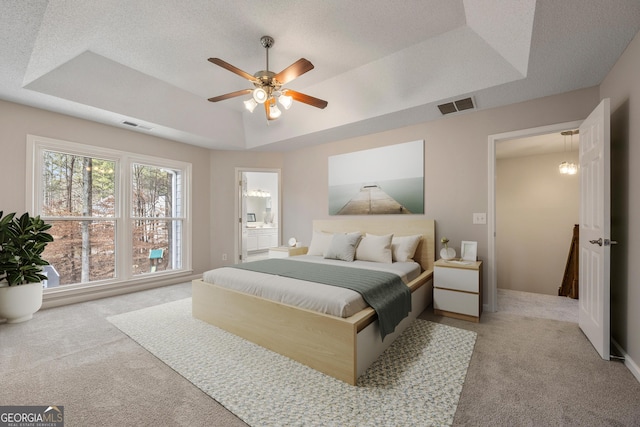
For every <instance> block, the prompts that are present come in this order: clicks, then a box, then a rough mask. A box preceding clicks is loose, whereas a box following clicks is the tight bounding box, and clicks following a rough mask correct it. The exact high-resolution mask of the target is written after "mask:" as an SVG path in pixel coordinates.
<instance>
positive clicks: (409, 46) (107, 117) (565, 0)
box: [0, 0, 640, 150]
mask: <svg viewBox="0 0 640 427" xmlns="http://www.w3.org/2000/svg"><path fill="white" fill-rule="evenodd" d="M638 30H640V1H638V0H608V1H601V0H589V1H585V0H562V1H557V0H539V1H535V0H403V1H402V2H392V1H389V0H368V1H367V2H366V3H365V2H360V1H344V0H323V1H315V0H288V1H287V0H271V1H260V0H234V1H231V2H230V1H224V2H223V1H218V0H206V1H205V0H184V1H178V0H134V1H131V0H86V1H68V0H67V1H64V0H51V1H37V0H31V1H19V0H8V1H3V2H0V37H1V38H2V43H1V44H0V57H2V61H1V62H0V98H2V99H6V100H9V101H14V102H19V103H23V104H27V105H32V106H36V107H40V108H44V109H48V110H52V111H58V112H61V113H65V114H70V115H73V116H77V117H82V118H86V119H90V120H95V121H97V122H101V123H106V124H109V125H113V126H120V127H125V126H126V125H123V124H122V121H124V120H127V121H130V122H134V123H137V124H140V125H141V127H140V128H137V129H136V130H138V131H141V132H145V133H149V134H152V135H157V136H160V137H165V138H169V139H173V140H176V141H181V142H185V143H189V144H196V145H200V146H204V147H210V148H218V149H262V150H268V149H287V148H291V147H298V146H302V145H310V144H316V143H322V142H327V141H331V140H336V139H341V138H347V137H352V136H357V135H361V134H365V133H370V132H378V131H383V130H387V129H392V128H396V127H399V126H405V125H410V124H414V123H419V122H424V121H427V120H434V119H437V118H439V117H441V114H440V112H439V110H438V109H437V104H440V103H443V102H447V101H451V100H456V99H459V98H463V97H468V96H472V97H473V98H474V100H475V102H476V105H477V108H478V109H483V108H491V107H496V106H500V105H506V104H510V103H513V102H519V101H524V100H527V99H532V98H538V97H542V96H547V95H552V94H556V93H562V92H567V91H570V90H575V89H579V88H584V87H590V86H594V85H597V84H599V83H600V82H601V81H602V79H603V78H604V76H605V75H606V73H607V72H608V71H609V69H610V68H611V66H612V65H613V64H614V63H615V61H616V59H617V58H618V57H619V56H620V54H621V53H622V52H623V50H624V49H625V47H626V46H627V44H628V43H629V41H630V40H631V39H632V38H633V36H634V35H635V34H636V33H637V32H638ZM262 35H270V36H272V37H273V38H274V39H275V44H274V46H273V48H272V49H270V51H269V66H270V69H271V70H272V71H275V72H278V71H280V70H282V69H284V68H285V67H287V66H288V65H290V64H291V63H293V62H295V61H296V60H298V59H299V58H301V57H304V58H306V59H308V60H309V61H311V62H312V63H313V64H314V65H315V69H314V70H312V71H310V72H308V73H306V74H304V75H303V76H300V77H299V78H297V79H295V80H294V81H292V82H291V83H289V84H288V85H287V86H286V87H288V88H291V89H294V90H297V91H301V92H304V93H307V94H309V95H312V96H315V97H318V98H322V99H325V100H327V101H328V102H329V105H328V107H327V108H326V109H324V110H319V109H316V108H313V107H310V106H308V105H305V104H301V103H294V106H293V107H292V108H291V109H290V110H288V111H285V112H283V115H282V117H281V118H280V119H279V120H277V121H273V122H270V123H269V124H267V121H266V119H265V117H264V113H263V111H261V110H259V109H257V110H256V111H255V112H254V113H253V114H251V113H248V112H246V111H244V110H243V108H242V99H243V98H234V99H229V100H226V101H222V102H218V103H210V102H208V101H207V98H209V97H212V96H217V95H221V94H224V93H228V92H232V91H236V90H240V89H246V88H250V87H251V85H250V83H249V82H247V81H246V80H244V79H242V78H241V77H239V76H237V75H235V74H233V73H230V72H229V71H227V70H224V69H222V68H220V67H217V66H215V65H213V64H211V63H209V62H208V61H207V58H209V57H219V58H222V59H223V60H225V61H227V62H229V63H231V64H233V65H235V66H237V67H238V68H240V69H242V70H244V71H247V72H249V73H250V74H253V73H255V72H256V71H258V70H262V69H264V68H265V50H264V48H263V47H262V46H261V45H260V37H261V36H262ZM458 114H464V113H458ZM127 128H129V127H127Z"/></svg>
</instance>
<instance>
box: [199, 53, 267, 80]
mask: <svg viewBox="0 0 640 427" xmlns="http://www.w3.org/2000/svg"><path fill="white" fill-rule="evenodd" d="M209 62H211V63H213V64H216V65H218V66H220V67H222V68H224V69H225V70H229V71H231V72H232V73H236V74H237V75H239V76H240V77H244V78H245V79H247V80H249V81H250V82H252V83H255V82H257V81H258V79H256V78H255V77H253V76H252V75H251V74H249V73H247V72H246V71H242V70H241V69H240V68H238V67H235V66H233V65H231V64H229V63H228V62H225V61H223V60H222V59H220V58H209Z"/></svg>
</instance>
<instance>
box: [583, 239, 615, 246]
mask: <svg viewBox="0 0 640 427" xmlns="http://www.w3.org/2000/svg"><path fill="white" fill-rule="evenodd" d="M589 243H591V244H594V245H598V246H602V243H603V242H602V237H600V238H599V239H598V240H589ZM617 244H618V242H617V241H615V240H609V239H604V245H605V246H611V245H617Z"/></svg>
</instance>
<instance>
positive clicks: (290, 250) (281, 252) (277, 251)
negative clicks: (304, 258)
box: [269, 246, 309, 258]
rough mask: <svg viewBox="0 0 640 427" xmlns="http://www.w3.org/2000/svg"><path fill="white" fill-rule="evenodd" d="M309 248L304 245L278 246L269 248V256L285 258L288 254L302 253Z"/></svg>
mask: <svg viewBox="0 0 640 427" xmlns="http://www.w3.org/2000/svg"><path fill="white" fill-rule="evenodd" d="M308 250H309V248H308V247H306V246H295V247H294V246H278V247H277V248H269V258H287V257H290V256H297V255H304V254H306V253H307V251H308Z"/></svg>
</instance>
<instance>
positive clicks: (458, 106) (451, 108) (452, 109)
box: [438, 98, 476, 115]
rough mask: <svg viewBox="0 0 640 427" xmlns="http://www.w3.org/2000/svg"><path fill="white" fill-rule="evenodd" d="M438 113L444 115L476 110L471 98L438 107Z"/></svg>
mask: <svg viewBox="0 0 640 427" xmlns="http://www.w3.org/2000/svg"><path fill="white" fill-rule="evenodd" d="M438 108H439V109H440V112H441V113H442V114H443V115H444V114H451V113H457V112H458V111H464V110H471V109H473V108H476V106H475V105H474V103H473V98H464V99H459V100H457V101H453V102H447V103H446V104H440V105H438Z"/></svg>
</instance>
